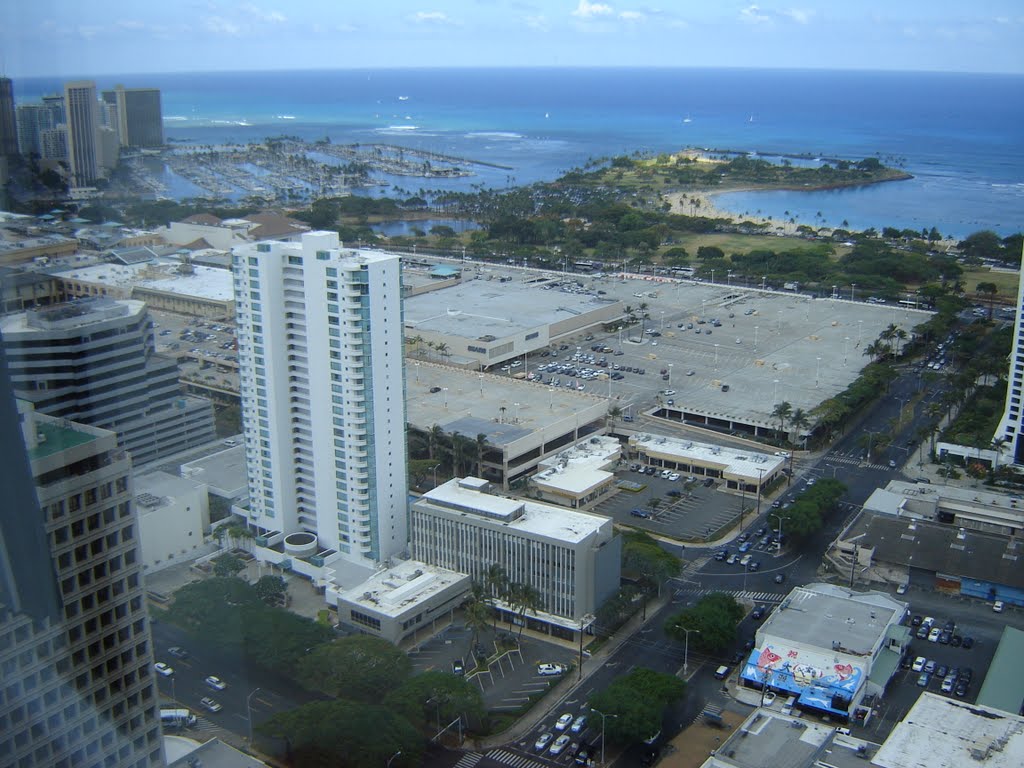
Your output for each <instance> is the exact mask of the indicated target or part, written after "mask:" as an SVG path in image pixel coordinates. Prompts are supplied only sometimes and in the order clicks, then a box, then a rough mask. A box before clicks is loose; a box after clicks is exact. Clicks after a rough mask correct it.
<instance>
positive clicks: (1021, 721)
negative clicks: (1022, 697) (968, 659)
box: [862, 691, 1024, 768]
mask: <svg viewBox="0 0 1024 768" xmlns="http://www.w3.org/2000/svg"><path fill="white" fill-rule="evenodd" d="M862 764H863V763H862ZM869 765H870V766H873V768H921V766H928V768H963V767H964V766H969V765H970V766H983V768H1018V766H1020V765H1024V718H1021V717H1020V716H1019V715H1017V714H1016V713H1012V714H1011V713H1008V712H1003V711H1001V710H998V709H993V708H991V707H986V706H984V705H982V704H970V703H968V702H966V701H959V700H957V699H952V698H949V697H947V696H940V695H937V694H934V693H929V692H927V691H926V692H924V693H922V694H921V696H920V697H919V698H918V699H917V701H916V702H914V706H912V707H911V708H910V711H909V712H907V715H906V717H904V718H903V720H901V721H900V722H899V724H898V725H897V726H896V728H895V729H894V730H893V732H892V733H891V734H889V738H887V739H886V740H885V743H884V744H882V747H881V749H879V750H878V752H877V753H876V754H875V755H874V757H873V758H872V760H871V762H870V763H869Z"/></svg>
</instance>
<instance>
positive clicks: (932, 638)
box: [928, 627, 942, 643]
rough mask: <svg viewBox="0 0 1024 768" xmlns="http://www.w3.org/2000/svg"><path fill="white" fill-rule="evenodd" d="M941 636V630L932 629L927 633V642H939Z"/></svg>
mask: <svg viewBox="0 0 1024 768" xmlns="http://www.w3.org/2000/svg"><path fill="white" fill-rule="evenodd" d="M940 635H942V630H941V629H939V628H938V627H932V628H931V630H930V631H929V632H928V642H929V643H937V642H939V636H940Z"/></svg>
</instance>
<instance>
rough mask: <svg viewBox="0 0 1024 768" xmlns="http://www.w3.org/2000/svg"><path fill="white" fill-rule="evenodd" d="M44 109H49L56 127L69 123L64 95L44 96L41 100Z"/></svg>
mask: <svg viewBox="0 0 1024 768" xmlns="http://www.w3.org/2000/svg"><path fill="white" fill-rule="evenodd" d="M41 101H42V102H43V106H44V107H48V108H49V110H50V111H51V112H52V113H53V122H54V124H55V125H62V124H64V123H66V122H67V120H68V118H67V110H65V109H64V94H63V93H53V94H50V95H49V96H43V98H42V99H41Z"/></svg>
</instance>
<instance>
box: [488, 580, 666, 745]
mask: <svg viewBox="0 0 1024 768" xmlns="http://www.w3.org/2000/svg"><path fill="white" fill-rule="evenodd" d="M670 599H671V592H670V591H669V590H665V594H664V595H663V596H662V597H657V598H655V599H653V600H651V601H650V602H649V603H648V604H647V619H644V618H642V617H643V613H642V612H641V613H638V614H636V615H635V616H633V618H631V619H630V620H629V621H627V622H626V623H625V624H623V625H622V626H621V627H620V628H619V630H618V631H617V632H616V633H615V635H614V636H613V637H612V638H611V639H610V640H609V641H608V642H607V643H605V644H604V645H603V646H602V647H601V649H600V650H599V651H597V653H595V654H594V655H593V656H592V657H591V658H589V659H585V660H584V663H583V667H582V668H581V669H577V670H575V671H574V673H570V674H575V675H576V676H577V677H576V679H574V680H573V682H572V683H570V684H569V685H568V686H567V687H566V685H565V682H566V678H568V677H569V675H566V677H565V678H563V679H562V683H561V684H559V685H557V686H556V687H555V689H554V690H553V691H552V692H551V693H549V694H548V695H547V696H545V697H544V699H542V700H541V701H540V702H538V703H537V705H536V706H534V707H533V709H531V710H530V711H529V712H527V713H526V714H525V715H523V716H522V717H521V718H519V719H518V720H517V721H516V722H515V723H514V724H512V725H511V726H510V727H509V728H507V729H506V730H505V731H503V732H502V733H498V734H493V735H491V736H488V737H487V738H485V739H480V740H479V741H476V742H475V743H474V744H473V749H474V750H476V751H480V752H486V751H487V750H489V749H492V748H494V747H499V746H502V745H504V744H508V743H509V742H513V741H518V740H519V739H521V738H522V737H523V736H525V735H526V734H527V733H529V732H530V731H531V730H532V729H533V728H534V727H536V725H537V723H539V722H540V721H541V720H543V719H545V718H547V717H548V716H549V715H551V714H552V713H553V712H554V711H555V709H557V708H559V707H562V706H563V705H562V703H561V702H562V701H563V700H564V699H568V698H572V696H573V694H575V693H577V692H579V691H582V690H583V688H584V685H585V684H586V682H587V680H588V679H589V678H590V676H591V675H592V674H594V672H596V671H597V670H598V669H600V668H601V667H602V666H603V664H604V662H605V661H607V660H608V658H609V657H610V656H612V655H613V654H614V653H615V652H616V651H617V650H618V649H619V648H620V647H621V646H622V645H623V643H625V642H626V641H627V640H629V638H630V637H632V636H633V634H634V633H635V632H637V631H638V630H639V629H640V628H641V627H642V626H643V625H644V624H646V623H647V621H648V620H650V619H652V618H653V617H654V616H655V615H656V614H657V613H658V611H660V610H661V609H662V608H664V607H665V605H667V604H668V602H669V600H670Z"/></svg>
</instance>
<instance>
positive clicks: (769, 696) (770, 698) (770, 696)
mask: <svg viewBox="0 0 1024 768" xmlns="http://www.w3.org/2000/svg"><path fill="white" fill-rule="evenodd" d="M763 701H764V705H765V706H766V707H770V706H771V705H772V703H773V702H774V701H775V691H767V692H766V693H765V695H764V699H763Z"/></svg>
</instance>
